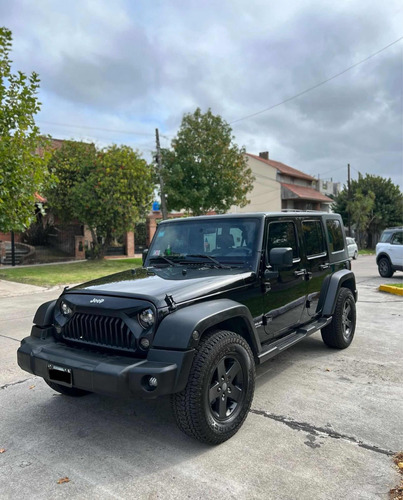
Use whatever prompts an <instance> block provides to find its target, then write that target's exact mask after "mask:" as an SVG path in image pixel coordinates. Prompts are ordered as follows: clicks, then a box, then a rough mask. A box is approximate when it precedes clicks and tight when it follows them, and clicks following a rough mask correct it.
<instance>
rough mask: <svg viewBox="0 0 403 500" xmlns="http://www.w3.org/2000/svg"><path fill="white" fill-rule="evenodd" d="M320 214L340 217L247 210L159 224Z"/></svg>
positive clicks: (316, 212) (169, 220) (165, 221)
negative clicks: (245, 211) (239, 212)
mask: <svg viewBox="0 0 403 500" xmlns="http://www.w3.org/2000/svg"><path fill="white" fill-rule="evenodd" d="M322 215H327V216H329V215H330V216H331V215H334V216H337V217H340V216H339V214H332V213H329V212H319V211H315V210H312V211H306V212H299V211H285V212H247V213H241V214H234V213H230V214H219V215H199V216H196V217H178V218H176V219H166V220H162V221H161V222H160V224H166V223H169V222H175V223H179V222H185V221H197V220H211V219H212V218H213V219H250V218H256V219H264V218H266V217H296V216H298V217H313V216H322Z"/></svg>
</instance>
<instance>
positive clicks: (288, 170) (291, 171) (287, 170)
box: [246, 153, 316, 181]
mask: <svg viewBox="0 0 403 500" xmlns="http://www.w3.org/2000/svg"><path fill="white" fill-rule="evenodd" d="M246 154H247V155H248V156H250V157H251V158H255V160H259V161H262V162H263V163H266V164H267V165H270V166H271V167H274V168H276V169H277V170H279V171H280V172H281V173H282V174H284V175H289V176H290V177H298V179H306V180H308V181H315V180H316V179H315V177H312V176H311V175H308V174H304V172H301V171H300V170H297V169H296V168H292V167H289V166H288V165H285V164H284V163H280V162H279V161H274V160H265V159H264V158H262V157H260V156H258V155H253V154H251V153H246Z"/></svg>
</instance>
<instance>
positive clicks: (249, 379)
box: [172, 330, 255, 444]
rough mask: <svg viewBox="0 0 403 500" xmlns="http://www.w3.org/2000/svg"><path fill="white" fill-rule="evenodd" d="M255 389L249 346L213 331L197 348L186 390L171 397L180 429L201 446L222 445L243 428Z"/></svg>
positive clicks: (244, 341)
mask: <svg viewBox="0 0 403 500" xmlns="http://www.w3.org/2000/svg"><path fill="white" fill-rule="evenodd" d="M254 389H255V362H254V359H253V354H252V352H251V349H250V347H249V344H248V343H247V342H246V340H245V339H244V338H243V337H241V336H240V335H237V334H235V333H233V332H229V331H224V330H215V331H212V332H210V333H208V334H206V335H205V336H203V337H202V339H201V341H200V343H199V345H198V347H197V350H196V353H195V358H194V361H193V364H192V367H191V370H190V374H189V378H188V383H187V385H186V387H185V389H184V390H183V391H181V392H179V393H176V394H173V395H172V410H173V414H174V417H175V419H176V422H177V424H178V427H179V428H180V429H181V430H182V431H183V432H184V433H185V434H187V435H188V436H190V437H193V438H196V439H198V440H199V441H201V442H204V443H208V444H220V443H223V442H224V441H226V440H227V439H229V438H230V437H232V436H233V435H234V434H235V433H236V432H237V431H238V430H239V429H240V427H241V426H242V424H243V422H244V420H245V418H246V416H247V415H248V412H249V409H250V406H251V404H252V399H253V393H254ZM233 398H234V399H233Z"/></svg>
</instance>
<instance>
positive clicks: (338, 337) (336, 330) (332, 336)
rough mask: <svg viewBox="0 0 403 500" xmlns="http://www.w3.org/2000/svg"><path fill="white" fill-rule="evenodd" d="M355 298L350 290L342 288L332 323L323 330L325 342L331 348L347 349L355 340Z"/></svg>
mask: <svg viewBox="0 0 403 500" xmlns="http://www.w3.org/2000/svg"><path fill="white" fill-rule="evenodd" d="M356 317H357V315H356V307H355V300H354V296H353V294H352V292H351V290H350V289H349V288H340V291H339V294H338V296H337V300H336V307H335V310H334V313H333V318H332V321H331V323H330V324H329V325H327V326H325V328H322V331H321V333H322V339H323V342H324V343H325V344H326V345H328V346H329V347H335V348H337V349H345V348H346V347H348V346H349V345H350V344H351V342H352V341H353V338H354V333H355V324H356Z"/></svg>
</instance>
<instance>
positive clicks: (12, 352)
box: [0, 256, 403, 500]
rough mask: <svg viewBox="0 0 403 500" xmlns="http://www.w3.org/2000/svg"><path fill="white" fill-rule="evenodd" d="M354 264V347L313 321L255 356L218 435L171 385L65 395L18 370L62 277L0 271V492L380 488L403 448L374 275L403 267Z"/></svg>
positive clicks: (313, 495)
mask: <svg viewBox="0 0 403 500" xmlns="http://www.w3.org/2000/svg"><path fill="white" fill-rule="evenodd" d="M353 270H354V271H355V273H356V279H357V284H358V291H359V299H358V304H357V314H358V324H357V330H356V337H355V339H354V341H353V343H352V345H351V346H350V347H349V348H348V349H346V350H343V351H337V350H332V349H329V348H327V347H326V346H325V345H324V344H323V342H322V340H321V336H320V333H317V334H315V335H313V336H312V337H309V338H308V339H306V340H305V341H303V342H301V343H299V344H298V345H296V346H294V347H292V348H291V349H288V350H287V351H285V352H284V353H282V354H281V355H279V356H277V357H275V358H273V359H272V360H270V361H268V362H267V363H266V364H264V365H262V366H260V367H259V368H258V369H257V375H258V377H257V385H256V391H255V397H254V401H253V403H252V409H251V411H250V414H249V416H248V418H247V420H246V422H245V424H244V425H243V427H242V428H241V430H240V431H239V432H238V433H237V434H236V435H235V436H234V437H233V438H232V439H230V440H229V441H227V442H226V443H224V444H222V445H220V446H217V447H211V446H207V445H203V444H200V443H198V442H196V441H194V440H192V439H190V438H188V437H186V436H185V435H183V434H182V433H181V432H180V431H179V430H178V429H177V427H176V425H175V423H174V420H173V417H172V415H171V412H170V401H169V398H168V397H167V398H161V399H158V400H154V401H136V400H130V401H127V400H118V399H111V398H106V397H101V396H97V395H90V396H87V397H84V398H67V397H64V396H61V395H59V394H57V393H55V392H53V391H52V390H51V389H50V388H49V387H48V386H47V385H46V384H45V383H44V382H43V380H42V379H40V378H37V377H34V376H31V375H30V374H28V373H26V372H23V371H22V370H20V369H19V367H18V366H17V364H16V349H17V347H18V345H19V341H20V340H21V339H22V338H23V337H25V336H26V335H28V334H29V332H30V328H31V324H32V318H33V315H34V313H35V311H36V308H37V307H38V306H39V305H40V304H41V303H42V302H45V301H47V300H52V299H53V298H56V297H57V296H58V295H59V293H60V288H53V289H49V290H47V289H41V288H39V287H30V286H26V285H10V284H7V283H6V282H2V281H0V353H1V356H0V450H1V449H4V450H5V451H4V452H3V453H0V498H1V499H16V498H18V499H25V498H26V499H28V498H29V499H57V498H72V499H87V498H88V499H110V498H123V499H127V498H136V499H137V498H138V499H182V498H183V499H207V498H208V499H210V498H219V499H220V500H221V499H223V500H224V499H302V500H304V499H309V500H316V499H332V500H334V499H347V500H349V499H354V500H356V499H365V500H369V499H379V498H385V499H386V498H388V491H389V489H390V488H392V487H393V486H395V485H396V484H397V483H398V481H399V474H398V473H397V471H396V469H395V467H394V465H393V461H392V455H393V454H394V453H396V452H398V451H402V450H403V425H402V418H403V384H402V381H403V363H402V359H403V342H402V332H403V328H402V326H403V321H402V318H403V307H402V306H403V297H399V296H396V295H390V294H387V293H382V292H379V291H378V286H379V285H380V284H381V283H399V282H400V283H401V282H402V281H403V273H396V274H395V276H394V277H393V278H389V279H385V278H380V277H379V275H378V273H377V268H376V265H375V258H374V256H363V257H359V259H358V260H357V261H354V262H353ZM65 477H68V478H69V481H68V482H62V483H61V484H58V480H59V479H61V478H65Z"/></svg>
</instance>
